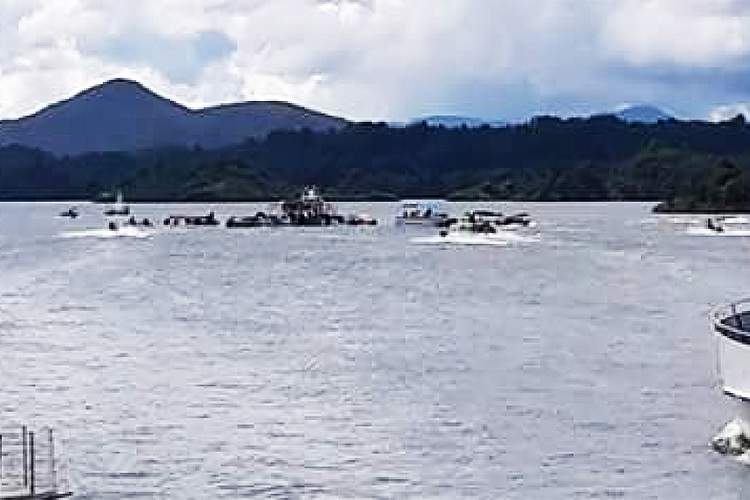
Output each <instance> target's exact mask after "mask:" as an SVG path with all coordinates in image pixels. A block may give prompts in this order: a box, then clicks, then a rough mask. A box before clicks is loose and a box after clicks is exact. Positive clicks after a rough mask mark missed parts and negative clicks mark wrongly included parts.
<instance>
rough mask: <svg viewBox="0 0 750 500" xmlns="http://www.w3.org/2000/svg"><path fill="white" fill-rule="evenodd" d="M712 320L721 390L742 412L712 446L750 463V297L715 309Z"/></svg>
mask: <svg viewBox="0 0 750 500" xmlns="http://www.w3.org/2000/svg"><path fill="white" fill-rule="evenodd" d="M710 320H711V327H712V331H713V334H714V337H715V339H716V356H717V368H718V372H719V379H720V382H721V387H722V390H723V392H724V394H726V395H727V396H729V397H730V398H732V399H733V400H734V401H736V403H737V405H738V407H737V409H738V410H739V416H738V417H737V418H734V419H733V420H732V421H730V422H729V423H728V424H726V425H725V426H724V428H723V429H722V430H721V432H720V433H719V434H718V435H716V436H715V437H714V438H713V440H712V445H713V447H714V449H715V450H717V451H719V452H720V453H724V454H728V455H734V456H736V457H737V458H739V459H741V461H743V462H744V463H748V464H750V298H748V299H743V300H740V301H737V302H734V303H731V304H728V305H724V306H721V307H719V308H716V309H714V310H713V311H712V313H711V318H710Z"/></svg>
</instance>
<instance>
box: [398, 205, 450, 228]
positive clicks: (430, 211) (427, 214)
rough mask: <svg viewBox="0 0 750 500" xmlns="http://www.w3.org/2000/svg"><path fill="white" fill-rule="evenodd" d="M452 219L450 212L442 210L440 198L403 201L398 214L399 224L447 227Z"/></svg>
mask: <svg viewBox="0 0 750 500" xmlns="http://www.w3.org/2000/svg"><path fill="white" fill-rule="evenodd" d="M450 220H451V219H450V218H449V217H448V214H446V213H444V212H442V211H441V209H440V202H439V201H438V200H411V201H402V202H401V205H400V206H399V209H398V214H397V215H396V224H397V225H417V226H432V227H447V226H448V225H450V222H449V221H450ZM453 221H454V222H455V219H453Z"/></svg>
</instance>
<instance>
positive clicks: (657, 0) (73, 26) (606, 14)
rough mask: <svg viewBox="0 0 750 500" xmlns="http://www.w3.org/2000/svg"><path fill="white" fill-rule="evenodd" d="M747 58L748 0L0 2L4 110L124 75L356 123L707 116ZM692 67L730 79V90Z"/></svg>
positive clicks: (182, 92)
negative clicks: (450, 117) (624, 113)
mask: <svg viewBox="0 0 750 500" xmlns="http://www.w3.org/2000/svg"><path fill="white" fill-rule="evenodd" d="M748 60H750V8H748V6H747V2H745V1H744V0H681V1H678V0H618V1H617V2H607V1H602V0H533V1H528V0H491V1H490V0H439V1H436V0H130V1H128V2H122V1H121V0H0V116H3V117H14V116H19V115H22V114H25V113H28V112H31V111H33V110H35V109H38V108H39V107H40V106H42V105H44V104H47V103H50V102H53V101H55V100H58V99H60V98H64V97H67V96H69V95H72V94H73V93H75V92H78V91H80V90H82V89H83V88H85V87H88V86H90V85H94V84H97V83H101V82H102V81H104V80H106V79H108V78H113V77H117V76H123V77H130V78H135V79H138V80H139V81H141V83H143V84H144V85H146V86H148V87H150V88H152V89H153V90H154V91H156V92H158V93H160V94H163V95H165V96H167V97H169V98H171V99H175V100H177V101H179V102H182V103H184V104H186V105H189V106H193V107H197V106H204V105H210V104H218V103H220V102H228V101H237V100H244V99H276V100H287V101H291V102H295V103H298V104H302V105H305V106H308V107H312V108H316V109H320V110H322V111H326V112H330V113H334V114H338V115H342V116H346V117H349V118H354V119H374V120H378V119H391V120H405V119H409V118H412V117H415V116H419V115H422V114H430V113H457V114H471V115H477V116H484V117H488V118H500V119H523V118H527V117H529V116H530V115H532V114H534V113H559V114H563V115H565V114H570V113H573V112H589V111H603V110H607V109H612V108H613V107H614V106H616V105H617V104H618V103H621V102H639V101H644V100H645V101H648V102H651V103H655V104H661V105H663V106H665V107H667V108H671V109H675V110H682V111H683V114H688V115H690V114H692V115H698V116H699V117H701V116H702V117H706V116H708V113H709V112H710V109H712V108H713V107H716V106H718V105H719V104H720V103H721V102H743V101H745V100H746V98H743V96H741V95H736V94H737V93H738V92H742V91H743V90H741V89H743V88H750V87H748V86H744V85H743V82H744V77H743V75H742V74H741V73H737V74H735V73H732V72H736V71H740V70H741V69H742V68H744V67H746V66H747V64H746V62H747V61H748ZM696 69H704V70H705V69H708V70H713V69H717V70H720V71H721V72H724V73H726V74H732V75H734V76H733V78H734V79H735V84H734V86H733V90H732V94H731V95H730V89H729V88H728V86H727V85H724V86H722V84H721V82H717V83H715V84H714V83H713V82H711V81H710V80H709V81H708V83H706V78H705V75H698V76H700V78H702V79H701V80H700V81H697V80H696V81H693V80H691V78H698V76H696V75H694V74H693V72H694V70H696ZM654 75H656V76H654ZM675 75H677V76H679V78H677V76H675ZM738 89H740V90H738Z"/></svg>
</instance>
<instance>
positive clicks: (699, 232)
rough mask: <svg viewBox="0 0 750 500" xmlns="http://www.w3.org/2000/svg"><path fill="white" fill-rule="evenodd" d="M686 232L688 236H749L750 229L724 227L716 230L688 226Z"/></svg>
mask: <svg viewBox="0 0 750 500" xmlns="http://www.w3.org/2000/svg"><path fill="white" fill-rule="evenodd" d="M686 233H687V234H689V235H690V236H750V229H724V230H722V231H716V230H714V229H709V228H707V227H689V228H688V229H687V231H686Z"/></svg>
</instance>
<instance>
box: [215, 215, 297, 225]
mask: <svg viewBox="0 0 750 500" xmlns="http://www.w3.org/2000/svg"><path fill="white" fill-rule="evenodd" d="M288 223H289V221H288V220H286V219H284V218H283V217H281V216H279V215H276V214H267V213H265V212H258V213H256V214H255V215H249V216H246V217H234V216H233V217H230V218H229V219H227V223H226V226H227V227H268V226H282V225H284V224H288Z"/></svg>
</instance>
